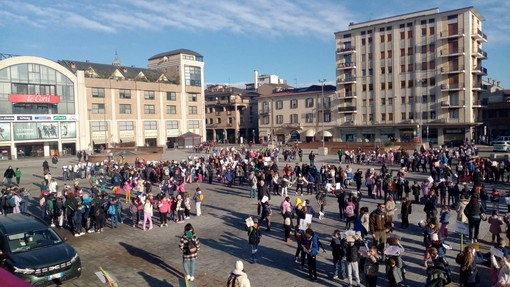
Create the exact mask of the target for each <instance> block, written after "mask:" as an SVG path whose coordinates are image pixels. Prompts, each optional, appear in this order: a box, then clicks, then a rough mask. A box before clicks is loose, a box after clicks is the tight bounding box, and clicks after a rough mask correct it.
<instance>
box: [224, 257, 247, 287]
mask: <svg viewBox="0 0 510 287" xmlns="http://www.w3.org/2000/svg"><path fill="white" fill-rule="evenodd" d="M227 286H238V287H251V285H250V280H249V279H248V274H246V272H245V271H244V264H243V261H241V260H237V261H236V267H235V269H234V270H233V271H232V272H231V273H230V274H229V276H228V279H227Z"/></svg>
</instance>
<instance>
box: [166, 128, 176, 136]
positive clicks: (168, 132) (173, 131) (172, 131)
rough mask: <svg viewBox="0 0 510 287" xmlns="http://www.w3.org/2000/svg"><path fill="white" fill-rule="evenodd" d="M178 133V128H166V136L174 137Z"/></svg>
mask: <svg viewBox="0 0 510 287" xmlns="http://www.w3.org/2000/svg"><path fill="white" fill-rule="evenodd" d="M178 135H179V130H178V129H167V130H166V136H167V137H176V136H178Z"/></svg>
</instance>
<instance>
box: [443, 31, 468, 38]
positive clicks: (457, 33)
mask: <svg viewBox="0 0 510 287" xmlns="http://www.w3.org/2000/svg"><path fill="white" fill-rule="evenodd" d="M462 34H464V29H456V30H455V29H452V30H448V31H443V32H440V33H439V37H441V38H445V37H452V36H460V35H462Z"/></svg>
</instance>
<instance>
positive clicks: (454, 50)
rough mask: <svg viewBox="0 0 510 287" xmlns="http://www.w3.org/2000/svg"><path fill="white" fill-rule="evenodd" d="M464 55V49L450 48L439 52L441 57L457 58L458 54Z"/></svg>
mask: <svg viewBox="0 0 510 287" xmlns="http://www.w3.org/2000/svg"><path fill="white" fill-rule="evenodd" d="M462 53H464V48H448V49H441V51H439V55H441V56H443V57H444V56H455V55H458V54H462Z"/></svg>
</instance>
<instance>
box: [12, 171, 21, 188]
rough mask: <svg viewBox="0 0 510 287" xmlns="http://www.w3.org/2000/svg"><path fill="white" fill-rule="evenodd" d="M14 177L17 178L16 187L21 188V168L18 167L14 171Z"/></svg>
mask: <svg viewBox="0 0 510 287" xmlns="http://www.w3.org/2000/svg"><path fill="white" fill-rule="evenodd" d="M14 177H16V185H18V186H19V183H20V181H21V170H20V169H19V167H17V168H16V170H15V171H14Z"/></svg>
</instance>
